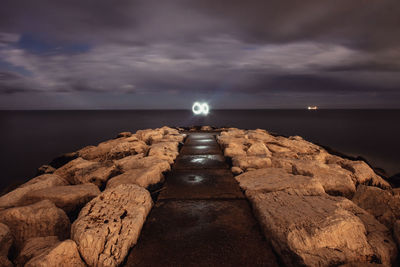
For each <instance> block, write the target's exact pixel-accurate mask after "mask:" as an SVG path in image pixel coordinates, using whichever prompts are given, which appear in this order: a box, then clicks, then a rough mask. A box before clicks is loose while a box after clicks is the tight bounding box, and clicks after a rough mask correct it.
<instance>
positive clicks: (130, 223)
mask: <svg viewBox="0 0 400 267" xmlns="http://www.w3.org/2000/svg"><path fill="white" fill-rule="evenodd" d="M151 207H152V200H151V196H150V193H149V192H148V191H147V190H145V189H144V188H142V187H140V186H137V185H126V184H124V185H120V186H117V187H115V188H111V189H106V190H105V191H104V192H102V193H101V194H100V195H99V196H97V197H96V198H94V199H92V201H90V202H89V203H88V204H87V205H86V206H85V207H84V208H83V209H82V210H81V212H80V214H79V217H78V219H77V220H76V221H75V222H74V223H73V224H72V228H71V237H72V239H73V240H74V241H75V242H76V243H77V245H78V249H79V251H80V254H81V256H82V257H83V259H84V260H85V262H86V263H87V264H88V265H89V266H117V265H119V264H121V263H122V262H123V260H124V258H125V257H126V255H127V254H128V251H129V249H130V248H131V247H132V246H133V245H135V244H136V241H137V239H138V237H139V233H140V231H141V229H142V226H143V223H144V221H145V219H146V216H147V214H148V213H149V211H150V209H151Z"/></svg>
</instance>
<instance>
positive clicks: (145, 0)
mask: <svg viewBox="0 0 400 267" xmlns="http://www.w3.org/2000/svg"><path fill="white" fill-rule="evenodd" d="M0 5H1V6H0V109H185V108H190V107H191V105H192V103H193V102H194V101H197V100H199V101H207V102H209V103H210V106H211V107H212V108H218V109H252V108H265V109H269V108H304V107H306V106H309V105H317V106H319V107H321V108H400V75H399V74H400V15H399V14H400V1H398V0H351V1H349V0H335V1H331V0H327V1H321V0H292V1H285V0H273V1H270V0H262V1H261V0H260V1H251V0H249V1H243V0H229V1H222V0H221V1H220V0H201V1H198V0H197V1H195V0H163V1H160V0H157V1H156V0H129V1H128V0H114V1H110V0H95V1H92V0H85V1H82V0H79V1H77V0H57V1H55V0H36V1H32V0H2V1H1V3H0Z"/></svg>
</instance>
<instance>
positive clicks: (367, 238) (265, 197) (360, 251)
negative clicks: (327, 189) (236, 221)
mask: <svg viewBox="0 0 400 267" xmlns="http://www.w3.org/2000/svg"><path fill="white" fill-rule="evenodd" d="M247 195H248V197H249V199H250V201H251V202H252V205H253V208H254V210H255V214H256V216H257V217H258V219H259V222H260V224H261V227H262V229H263V231H264V234H265V236H266V238H267V239H268V240H271V243H272V245H273V247H274V248H275V250H276V251H277V252H278V253H279V254H280V255H281V258H282V259H283V260H284V262H285V264H287V265H288V266H298V265H307V266H335V265H339V264H343V263H347V262H357V263H358V264H359V265H362V264H363V263H368V262H371V261H373V260H375V261H378V262H381V263H383V264H384V265H390V264H391V262H392V261H393V260H394V259H395V257H396V256H397V249H396V245H395V243H394V242H393V239H392V237H391V235H390V232H389V231H388V229H387V228H386V227H385V226H384V225H382V224H380V223H379V222H378V221H377V220H375V219H374V218H373V217H372V216H371V215H370V214H368V213H367V212H365V211H364V210H362V209H361V208H359V207H357V206H356V205H355V204H353V203H352V202H351V201H349V200H347V199H344V198H340V197H331V196H328V195H321V196H301V195H291V194H289V193H286V192H282V191H281V192H272V193H254V194H247Z"/></svg>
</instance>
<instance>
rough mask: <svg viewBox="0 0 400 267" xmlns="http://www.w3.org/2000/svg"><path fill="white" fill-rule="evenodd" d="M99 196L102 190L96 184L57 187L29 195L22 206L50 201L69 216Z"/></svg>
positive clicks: (22, 202) (25, 197)
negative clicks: (45, 200)
mask: <svg viewBox="0 0 400 267" xmlns="http://www.w3.org/2000/svg"><path fill="white" fill-rule="evenodd" d="M98 194H100V190H99V188H98V187H97V186H96V185H94V184H81V185H67V186H55V187H50V188H46V189H40V190H35V191H31V192H29V193H27V194H26V195H25V196H24V197H23V198H22V200H21V203H20V204H21V205H28V204H32V203H36V202H38V201H41V200H44V199H48V200H51V201H52V202H53V203H54V204H56V206H57V207H59V208H60V209H63V210H64V211H65V212H66V213H67V214H68V213H71V212H74V211H76V210H78V209H81V208H82V207H83V206H84V205H85V204H86V203H87V202H89V201H90V200H92V199H93V198H94V197H96V196H97V195H98Z"/></svg>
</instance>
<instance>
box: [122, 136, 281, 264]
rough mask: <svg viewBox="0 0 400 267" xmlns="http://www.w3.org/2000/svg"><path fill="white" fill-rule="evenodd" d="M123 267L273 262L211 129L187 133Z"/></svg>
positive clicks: (274, 258)
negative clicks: (209, 130) (208, 131)
mask: <svg viewBox="0 0 400 267" xmlns="http://www.w3.org/2000/svg"><path fill="white" fill-rule="evenodd" d="M189 134H190V135H189V136H188V138H187V139H186V142H185V144H184V146H183V147H182V149H181V151H180V154H179V156H178V158H177V159H176V161H175V164H174V165H173V168H172V171H171V172H170V173H169V174H168V175H167V177H166V181H165V184H164V186H163V188H162V191H161V193H160V195H159V197H158V200H157V202H156V204H155V206H154V207H153V209H152V211H151V212H150V214H149V216H148V218H147V221H146V223H145V225H144V227H143V230H142V233H141V235H140V238H139V240H138V243H137V245H136V246H135V247H134V248H133V249H132V251H131V253H130V255H129V257H128V260H127V262H126V266H278V264H277V261H276V257H275V255H274V253H273V252H272V250H271V248H270V246H269V244H268V243H267V242H266V241H265V240H264V237H263V235H262V233H261V231H260V229H259V226H258V224H257V222H256V221H255V219H254V217H253V214H252V211H251V208H250V205H249V203H248V201H247V200H246V199H245V197H244V195H243V194H242V192H241V191H240V188H239V186H238V184H237V182H236V181H235V180H234V178H233V176H232V173H231V171H230V170H229V166H228V164H227V163H226V162H225V158H224V156H223V154H222V150H221V148H220V147H219V145H218V143H217V142H216V139H215V133H204V132H196V133H189Z"/></svg>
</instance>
